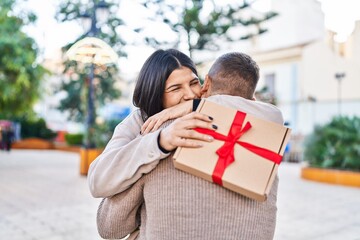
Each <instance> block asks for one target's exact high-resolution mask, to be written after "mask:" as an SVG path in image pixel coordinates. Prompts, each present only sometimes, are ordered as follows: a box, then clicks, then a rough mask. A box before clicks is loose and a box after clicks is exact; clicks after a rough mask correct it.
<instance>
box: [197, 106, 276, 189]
mask: <svg viewBox="0 0 360 240" xmlns="http://www.w3.org/2000/svg"><path fill="white" fill-rule="evenodd" d="M245 117H246V113H244V112H239V111H237V112H236V115H235V118H234V121H233V123H232V124H231V127H230V130H229V134H228V135H227V136H224V135H222V134H220V133H217V132H215V131H214V130H209V129H203V128H195V129H194V130H196V131H198V132H200V133H204V134H207V135H210V136H213V137H214V138H215V139H217V140H221V141H224V142H225V143H224V144H223V145H222V146H221V147H220V148H219V149H218V150H217V151H216V153H217V155H219V159H218V161H217V163H216V166H215V168H214V171H213V175H212V179H213V182H214V183H217V184H219V185H221V186H222V185H223V184H222V176H223V175H224V172H225V169H226V168H227V167H228V166H229V165H230V164H231V163H233V162H234V161H235V157H234V147H235V144H236V143H237V144H239V145H241V146H242V147H244V148H246V149H248V150H249V151H251V152H253V153H255V154H257V155H259V156H261V157H263V158H266V159H268V160H270V161H272V162H274V163H276V164H280V162H281V159H282V156H281V155H280V154H278V153H275V152H273V151H270V150H267V149H265V148H261V147H257V146H255V145H253V144H250V143H246V142H242V141H238V139H239V138H240V137H241V136H242V135H243V134H244V133H245V132H246V131H248V130H249V129H250V128H251V123H249V122H246V124H245V126H244V127H242V126H243V123H244V120H245Z"/></svg>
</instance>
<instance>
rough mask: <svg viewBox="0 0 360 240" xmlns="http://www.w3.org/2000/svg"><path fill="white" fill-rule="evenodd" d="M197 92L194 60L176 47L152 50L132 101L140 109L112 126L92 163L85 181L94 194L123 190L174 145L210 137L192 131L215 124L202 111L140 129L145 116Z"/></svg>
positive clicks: (197, 93)
mask: <svg viewBox="0 0 360 240" xmlns="http://www.w3.org/2000/svg"><path fill="white" fill-rule="evenodd" d="M200 91H201V86H200V82H199V79H198V77H197V71H196V68H195V65H194V63H193V62H192V61H191V59H190V58H189V57H188V56H186V55H185V54H183V53H182V52H180V51H177V50H175V49H169V50H157V51H155V52H154V53H153V54H152V55H151V56H150V57H149V58H148V59H147V60H146V61H145V63H144V65H143V67H142V69H141V70H140V73H139V76H138V79H137V82H136V86H135V90H134V95H133V103H134V105H135V106H136V107H138V108H139V109H138V110H135V111H134V112H132V113H131V114H130V115H129V116H128V117H127V118H126V119H125V120H124V121H122V122H121V123H120V124H119V125H118V126H117V127H116V128H115V131H114V134H113V136H112V138H111V140H110V141H109V143H108V144H107V146H106V147H105V149H104V151H103V153H102V154H101V155H100V156H99V157H98V158H97V159H95V161H94V162H93V163H92V164H91V165H90V169H89V173H88V183H89V187H90V191H91V193H92V195H93V196H94V197H110V196H113V195H115V194H116V193H119V192H122V191H124V190H125V189H127V188H128V187H129V186H131V185H132V184H133V183H135V182H136V181H137V180H138V179H139V178H140V177H141V176H142V175H143V174H145V173H148V172H150V171H151V170H152V169H154V168H155V166H156V165H157V164H158V162H159V161H160V159H163V158H165V157H167V156H168V155H169V154H170V151H172V150H174V149H175V148H176V147H178V146H182V147H200V146H201V144H199V143H198V142H197V141H194V140H203V141H212V137H209V136H207V135H203V134H200V133H197V132H196V131H194V130H191V129H192V128H195V127H202V128H207V129H213V128H214V126H213V125H212V124H211V118H209V116H206V115H204V114H200V113H191V114H188V115H186V116H184V117H182V119H181V121H177V122H176V123H175V124H172V127H169V128H167V129H166V130H164V131H162V130H161V129H159V130H157V131H154V132H151V133H149V134H146V135H141V133H140V131H141V126H142V125H143V124H144V121H146V119H148V118H149V117H151V116H153V115H154V114H156V113H158V112H160V111H162V110H163V109H166V108H170V107H173V106H175V105H177V104H180V103H184V102H186V101H189V100H193V99H195V98H199V97H200ZM179 129H181V130H179ZM185 138H186V139H187V140H186V141H185Z"/></svg>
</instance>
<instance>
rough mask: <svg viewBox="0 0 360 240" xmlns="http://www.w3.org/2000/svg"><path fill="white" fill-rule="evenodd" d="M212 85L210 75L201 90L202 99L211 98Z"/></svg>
mask: <svg viewBox="0 0 360 240" xmlns="http://www.w3.org/2000/svg"><path fill="white" fill-rule="evenodd" d="M210 85H211V79H210V77H209V75H208V74H206V76H205V80H204V84H203V86H202V88H201V96H202V97H208V96H209V90H210Z"/></svg>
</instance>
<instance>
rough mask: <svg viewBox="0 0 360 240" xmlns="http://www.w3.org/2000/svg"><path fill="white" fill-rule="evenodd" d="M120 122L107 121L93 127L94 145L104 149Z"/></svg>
mask: <svg viewBox="0 0 360 240" xmlns="http://www.w3.org/2000/svg"><path fill="white" fill-rule="evenodd" d="M121 121H122V120H115V119H114V120H108V121H106V122H105V123H103V124H100V125H97V126H96V127H95V132H94V139H95V145H96V146H97V147H105V146H106V144H107V143H108V142H109V140H110V139H111V137H112V135H113V133H114V130H115V127H116V126H117V125H118V124H119V123H120V122H121Z"/></svg>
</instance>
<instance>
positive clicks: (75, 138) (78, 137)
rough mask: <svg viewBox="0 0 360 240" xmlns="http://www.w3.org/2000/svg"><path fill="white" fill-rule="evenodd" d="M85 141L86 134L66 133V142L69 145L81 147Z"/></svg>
mask: <svg viewBox="0 0 360 240" xmlns="http://www.w3.org/2000/svg"><path fill="white" fill-rule="evenodd" d="M83 139H84V134H82V133H75V134H73V133H66V134H65V141H66V143H67V144H68V145H81V144H82V142H83Z"/></svg>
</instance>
